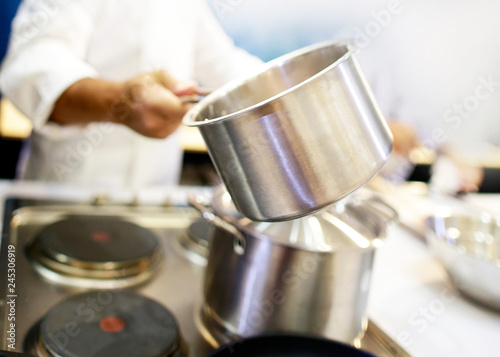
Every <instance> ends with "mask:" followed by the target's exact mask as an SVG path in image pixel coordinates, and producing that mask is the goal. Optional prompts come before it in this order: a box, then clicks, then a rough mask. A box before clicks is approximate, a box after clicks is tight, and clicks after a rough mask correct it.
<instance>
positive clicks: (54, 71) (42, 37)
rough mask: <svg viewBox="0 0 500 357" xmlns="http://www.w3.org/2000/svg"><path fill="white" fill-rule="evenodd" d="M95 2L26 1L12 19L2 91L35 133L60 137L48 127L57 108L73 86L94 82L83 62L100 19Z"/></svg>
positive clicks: (54, 128)
mask: <svg viewBox="0 0 500 357" xmlns="http://www.w3.org/2000/svg"><path fill="white" fill-rule="evenodd" d="M93 4H94V2H93V1H91V0H88V1H84V0H69V1H68V0H24V2H23V3H22V4H21V7H20V8H19V11H18V13H17V15H16V17H15V18H14V21H13V25H12V34H11V39H10V43H9V50H8V53H7V56H6V58H5V60H4V62H3V64H2V68H1V72H0V88H1V90H2V92H3V94H4V95H5V96H6V97H7V98H9V99H10V100H11V101H12V102H13V103H14V105H15V106H16V107H17V108H19V109H20V110H21V111H22V112H23V113H24V114H25V115H26V116H27V117H29V118H30V119H31V120H32V122H33V127H34V130H38V131H42V132H46V133H47V134H50V132H54V131H61V130H63V131H64V129H62V128H57V125H56V124H53V123H47V120H48V118H49V116H50V114H51V113H52V110H53V106H54V103H55V102H56V100H57V99H58V98H59V96H60V95H61V94H62V93H63V92H64V91H65V90H66V89H67V88H68V87H69V86H70V85H72V84H73V83H75V82H77V81H78V80H80V79H83V78H88V77H95V76H96V75H97V73H96V70H95V69H94V68H92V67H91V66H90V65H89V64H87V63H86V62H85V56H86V53H87V47H88V43H89V39H90V37H91V36H92V28H93V21H94V19H95V16H96V13H95V9H94V7H93Z"/></svg>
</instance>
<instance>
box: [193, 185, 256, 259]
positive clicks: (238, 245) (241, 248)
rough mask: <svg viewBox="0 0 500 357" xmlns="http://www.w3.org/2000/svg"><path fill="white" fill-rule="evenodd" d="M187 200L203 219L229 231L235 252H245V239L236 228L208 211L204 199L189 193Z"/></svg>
mask: <svg viewBox="0 0 500 357" xmlns="http://www.w3.org/2000/svg"><path fill="white" fill-rule="evenodd" d="M188 201H189V204H190V205H191V206H193V207H194V208H196V209H197V210H198V211H199V212H200V213H201V216H202V217H203V218H204V219H206V220H207V221H208V222H210V223H212V224H214V225H215V226H217V227H219V228H221V229H223V230H225V231H226V232H229V233H230V234H231V235H232V236H233V250H234V252H235V253H236V254H238V255H243V254H245V250H246V240H245V237H244V236H243V234H242V233H241V232H240V230H239V229H238V228H236V227H235V226H234V225H232V224H231V223H229V222H227V221H226V220H224V219H223V218H221V217H219V216H217V215H216V214H214V213H213V212H212V211H210V209H209V208H208V207H207V206H205V204H204V199H203V198H201V197H200V196H193V195H191V196H189V197H188Z"/></svg>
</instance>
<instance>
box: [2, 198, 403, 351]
mask: <svg viewBox="0 0 500 357" xmlns="http://www.w3.org/2000/svg"><path fill="white" fill-rule="evenodd" d="M208 228H209V227H208V226H207V224H206V223H205V222H204V221H200V220H199V214H198V213H197V211H195V210H194V209H192V208H189V207H180V206H175V207H172V206H170V207H167V206H134V205H130V206H127V205H92V204H82V203H69V202H68V203H61V202H50V201H45V202H42V201H30V200H19V199H9V200H7V201H6V203H5V217H4V221H3V233H2V241H1V250H0V272H6V274H2V275H3V276H0V321H1V322H0V325H1V326H4V328H2V330H1V331H0V350H8V351H9V352H19V353H21V352H22V353H26V354H28V355H31V356H39V357H67V356H72V357H73V356H75V357H80V356H81V357H87V356H93V357H101V356H124V357H127V356H141V357H149V356H151V357H157V356H158V357H167V356H193V357H202V356H208V355H209V354H210V353H211V352H212V351H213V347H212V346H211V345H209V344H208V343H207V342H205V340H204V338H203V337H202V333H203V331H204V329H206V328H207V326H205V325H204V324H202V323H201V322H200V319H199V311H200V309H201V306H202V284H203V277H204V265H205V264H206V255H207V252H208V243H207V238H208V234H207V232H208ZM197 324H198V326H197ZM199 331H201V332H199ZM205 335H206V334H205ZM228 342H229V338H228ZM362 347H363V348H364V349H366V350H369V351H371V352H373V353H375V354H376V355H379V356H397V355H404V353H399V352H398V351H399V350H398V347H397V344H395V343H394V342H393V341H390V340H389V339H388V338H387V336H386V335H385V334H383V332H382V331H381V330H379V329H378V328H377V327H376V326H375V325H374V324H369V328H368V332H367V335H366V336H365V338H364V339H363V341H362ZM98 351H100V352H98ZM394 351H396V352H394ZM0 356H1V352H0Z"/></svg>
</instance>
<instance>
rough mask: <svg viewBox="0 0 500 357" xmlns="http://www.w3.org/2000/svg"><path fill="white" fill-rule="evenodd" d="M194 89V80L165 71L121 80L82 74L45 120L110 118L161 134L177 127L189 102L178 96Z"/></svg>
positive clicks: (66, 121)
mask: <svg viewBox="0 0 500 357" xmlns="http://www.w3.org/2000/svg"><path fill="white" fill-rule="evenodd" d="M195 92H196V84H195V83H192V82H187V83H182V82H179V81H177V80H176V79H174V78H173V77H172V76H170V75H169V74H168V73H167V72H165V71H155V72H150V73H146V74H142V75H139V76H137V77H134V78H132V79H130V80H128V81H125V82H112V81H107V80H103V79H99V78H84V79H81V80H79V81H77V82H76V83H74V84H72V85H71V86H70V87H69V88H67V89H66V90H65V91H64V92H63V93H62V95H61V96H60V97H59V98H58V99H57V101H56V102H55V105H54V109H53V111H52V114H51V115H50V117H49V120H50V121H52V122H55V123H58V124H61V125H71V124H86V123H90V122H99V121H110V122H113V123H117V124H123V125H126V126H128V127H129V128H131V129H132V130H134V131H136V132H138V133H139V134H142V135H144V136H148V137H152V138H165V137H167V136H168V135H170V134H171V133H172V132H174V131H175V130H176V129H177V127H178V126H179V124H180V122H181V120H182V117H183V116H184V114H185V113H186V111H187V110H188V109H189V106H190V105H189V104H185V103H183V102H182V101H181V99H180V98H179V96H181V95H187V94H194V93H195Z"/></svg>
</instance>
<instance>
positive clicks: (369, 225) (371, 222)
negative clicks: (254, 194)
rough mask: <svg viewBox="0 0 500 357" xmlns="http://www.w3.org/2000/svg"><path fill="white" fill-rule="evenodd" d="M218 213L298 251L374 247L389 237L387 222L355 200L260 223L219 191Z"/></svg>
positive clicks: (216, 195)
mask: <svg viewBox="0 0 500 357" xmlns="http://www.w3.org/2000/svg"><path fill="white" fill-rule="evenodd" d="M212 208H213V209H214V210H215V214H216V215H218V216H219V217H221V218H222V219H224V220H225V221H227V222H229V223H231V224H233V225H234V226H236V227H237V228H238V229H239V230H241V231H243V232H245V233H246V234H251V235H254V236H257V237H261V238H268V239H271V240H273V241H275V242H279V243H283V244H286V245H292V246H293V247H295V248H300V249H305V250H310V251H319V252H331V251H334V250H339V249H345V248H363V249H366V248H373V247H376V246H378V245H379V244H380V243H381V240H380V239H383V238H385V235H386V225H387V221H386V220H385V219H384V218H383V217H382V216H381V215H380V214H379V213H378V212H376V211H375V210H373V209H372V208H369V207H365V206H364V205H363V204H362V203H361V204H360V203H359V202H355V200H354V201H353V200H349V201H342V202H341V203H339V204H336V205H334V206H331V207H329V208H327V209H325V210H323V211H321V212H318V213H316V214H312V215H310V216H306V217H302V218H298V219H294V220H290V221H283V222H256V221H252V220H250V219H248V218H246V217H244V216H243V215H241V213H239V212H238V210H237V209H236V207H235V206H234V204H233V201H232V199H231V196H230V194H229V193H228V192H227V191H226V190H225V189H224V188H219V189H217V190H216V191H215V193H214V196H213V197H212Z"/></svg>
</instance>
